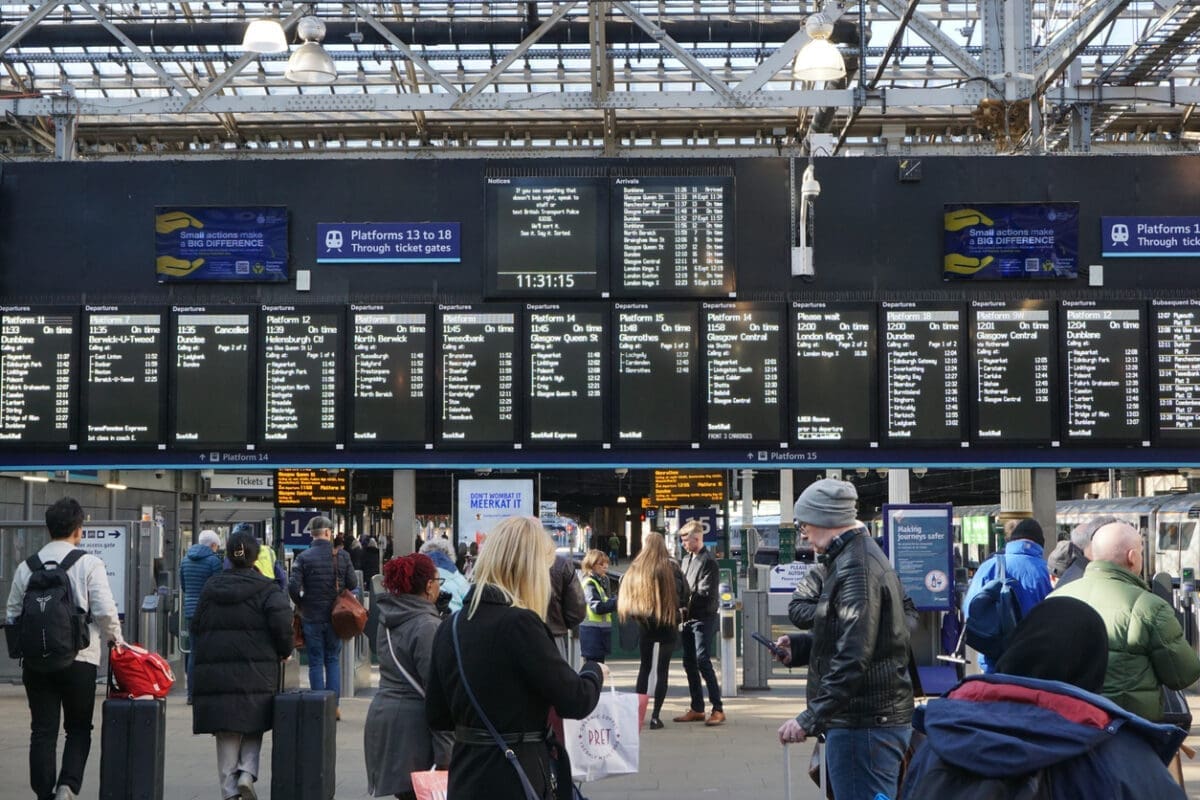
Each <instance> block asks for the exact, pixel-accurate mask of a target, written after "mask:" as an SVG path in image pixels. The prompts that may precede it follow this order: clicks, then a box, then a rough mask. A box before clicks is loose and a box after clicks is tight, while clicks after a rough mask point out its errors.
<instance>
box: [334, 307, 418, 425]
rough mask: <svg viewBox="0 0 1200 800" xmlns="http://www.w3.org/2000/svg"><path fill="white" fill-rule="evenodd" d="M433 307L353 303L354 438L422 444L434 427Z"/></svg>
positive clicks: (352, 379) (351, 355)
mask: <svg viewBox="0 0 1200 800" xmlns="http://www.w3.org/2000/svg"><path fill="white" fill-rule="evenodd" d="M432 322H433V319H432V314H431V309H430V308H429V307H427V306H376V305H356V306H350V327H351V334H350V336H351V338H350V370H351V375H350V386H349V389H350V392H349V394H350V397H349V400H350V441H351V442H352V443H354V444H360V445H405V444H409V445H418V444H421V445H423V444H428V443H430V442H431V441H432V439H431V437H430V431H429V428H430V426H429V400H430V398H431V395H432V392H431V385H430V375H429V363H430V358H429V353H430V345H431V343H432V342H433V337H432V330H430V329H431V327H432Z"/></svg>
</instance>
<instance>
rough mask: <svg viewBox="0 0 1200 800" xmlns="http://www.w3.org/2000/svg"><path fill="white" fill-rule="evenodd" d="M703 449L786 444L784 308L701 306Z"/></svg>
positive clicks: (744, 305)
mask: <svg viewBox="0 0 1200 800" xmlns="http://www.w3.org/2000/svg"><path fill="white" fill-rule="evenodd" d="M701 311H702V318H703V323H704V347H703V353H704V434H703V437H702V441H703V442H704V443H706V444H711V445H717V444H738V443H751V442H762V443H766V442H771V443H774V444H779V443H781V442H786V440H787V436H786V434H785V433H784V431H785V430H786V428H785V427H784V426H785V424H786V423H785V422H784V417H785V414H786V411H787V402H786V398H787V380H786V378H785V370H784V365H785V363H786V356H785V353H786V341H787V333H786V330H787V325H786V322H785V320H786V312H785V311H784V308H783V306H781V305H775V304H755V303H704V304H702V306H701Z"/></svg>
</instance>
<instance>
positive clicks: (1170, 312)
mask: <svg viewBox="0 0 1200 800" xmlns="http://www.w3.org/2000/svg"><path fill="white" fill-rule="evenodd" d="M1150 322H1151V325H1152V326H1153V327H1152V328H1151V330H1152V342H1153V345H1154V358H1153V364H1154V380H1153V381H1152V384H1153V386H1154V390H1155V395H1154V408H1155V411H1156V412H1157V413H1155V414H1154V416H1153V419H1154V427H1155V439H1156V441H1158V442H1160V443H1166V444H1170V443H1176V444H1193V445H1194V444H1196V443H1197V442H1200V300H1152V301H1151V302H1150Z"/></svg>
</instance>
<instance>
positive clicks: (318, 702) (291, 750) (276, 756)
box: [271, 692, 337, 800]
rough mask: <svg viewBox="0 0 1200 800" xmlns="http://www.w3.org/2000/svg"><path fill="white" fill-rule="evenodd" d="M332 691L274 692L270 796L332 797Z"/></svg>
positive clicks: (315, 799)
mask: <svg viewBox="0 0 1200 800" xmlns="http://www.w3.org/2000/svg"><path fill="white" fill-rule="evenodd" d="M336 710H337V697H336V695H334V693H333V692H284V693H283V694H277V695H275V721H274V724H273V730H272V733H271V737H272V744H271V797H273V798H275V797H279V798H285V797H286V798H288V800H333V790H334V761H335V759H336V756H337V719H336V718H335V716H334V714H335V712H336Z"/></svg>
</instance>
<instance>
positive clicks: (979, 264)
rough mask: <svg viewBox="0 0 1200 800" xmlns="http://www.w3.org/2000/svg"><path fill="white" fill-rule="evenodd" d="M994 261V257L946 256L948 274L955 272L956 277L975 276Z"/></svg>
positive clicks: (954, 254)
mask: <svg viewBox="0 0 1200 800" xmlns="http://www.w3.org/2000/svg"><path fill="white" fill-rule="evenodd" d="M947 216H948V215H947ZM993 261H995V259H994V258H992V256H984V257H983V258H982V259H978V258H972V257H971V256H964V255H960V254H959V253H950V254H949V255H947V256H946V262H945V263H946V272H953V273H954V274H955V275H974V274H975V273H976V272H979V270H981V269H983V268H984V267H986V266H987V265H988V264H990V263H992V262H993Z"/></svg>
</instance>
